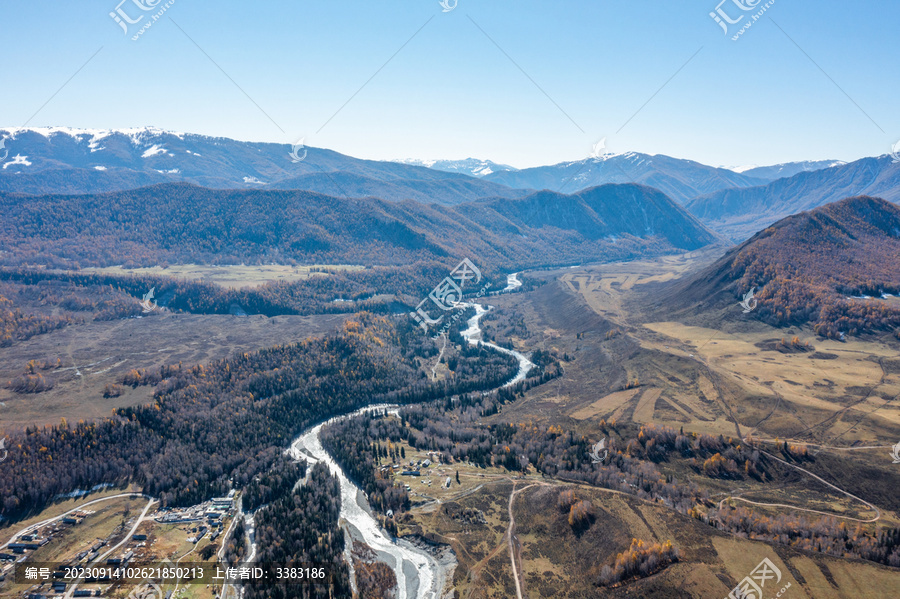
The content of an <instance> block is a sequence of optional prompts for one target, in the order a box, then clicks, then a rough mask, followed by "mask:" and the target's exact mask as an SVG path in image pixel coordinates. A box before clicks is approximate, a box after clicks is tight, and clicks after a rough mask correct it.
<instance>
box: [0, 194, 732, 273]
mask: <svg viewBox="0 0 900 599" xmlns="http://www.w3.org/2000/svg"><path fill="white" fill-rule="evenodd" d="M0 206H2V208H3V210H4V212H5V214H7V215H8V218H7V219H4V220H3V221H0V249H2V250H4V251H5V252H6V253H4V254H2V255H3V261H4V262H5V263H7V264H13V265H20V264H22V263H31V264H34V263H40V262H41V261H42V260H43V261H44V262H45V263H48V264H57V265H61V266H64V265H65V264H67V263H70V262H71V263H76V264H82V265H85V264H92V265H104V266H105V265H116V264H121V263H124V262H125V261H126V260H130V261H132V262H133V263H134V264H136V265H153V264H158V263H161V262H166V261H168V262H198V263H231V264H237V263H241V262H245V261H246V262H248V263H249V262H254V261H257V262H258V261H263V262H273V261H274V262H281V263H290V262H291V261H294V262H296V261H302V262H306V263H331V264H334V263H370V262H371V263H381V264H398V263H404V262H407V263H408V262H412V261H415V260H420V259H433V258H444V257H448V256H460V257H464V256H466V255H469V254H472V255H476V256H478V257H479V258H480V259H481V260H483V261H484V262H486V263H509V264H512V265H516V266H527V265H532V266H534V265H551V264H563V263H572V262H581V261H584V260H589V259H606V258H617V259H618V258H621V257H623V256H632V255H651V254H652V255H656V254H660V253H666V252H671V251H676V250H682V251H683V250H692V249H696V248H698V247H702V246H705V245H708V244H711V243H717V242H720V241H721V238H720V237H718V236H717V235H716V234H714V233H713V232H711V231H710V230H709V229H707V228H706V227H705V226H703V225H702V224H701V223H700V222H699V221H698V220H697V219H696V218H695V217H693V216H691V215H690V214H688V213H687V212H686V211H685V210H684V209H683V208H681V207H680V206H678V205H677V204H675V203H674V202H673V201H672V200H671V199H670V198H668V197H666V196H665V194H662V193H661V192H659V191H658V190H655V189H652V188H648V187H642V186H634V185H611V186H603V187H597V188H593V189H591V190H585V191H584V192H580V193H579V194H577V195H573V196H566V195H564V194H548V192H538V193H537V194H532V196H529V197H526V198H522V199H502V198H493V199H489V200H481V201H474V202H469V203H466V204H461V205H459V206H440V205H437V204H425V203H421V202H416V201H413V200H403V201H400V202H389V201H386V200H382V199H378V198H365V199H356V198H350V199H348V198H335V197H332V196H327V195H323V194H318V193H315V192H309V191H298V190H213V189H207V188H202V187H197V186H194V185H191V184H188V183H169V184H163V185H156V186H152V187H145V188H141V189H138V190H130V191H124V192H110V193H106V194H82V195H59V194H57V195H45V196H30V195H25V194H10V193H0ZM536 206H541V207H543V212H541V211H539V210H536Z"/></svg>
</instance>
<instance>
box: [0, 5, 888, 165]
mask: <svg viewBox="0 0 900 599" xmlns="http://www.w3.org/2000/svg"><path fill="white" fill-rule="evenodd" d="M118 1H119V0H82V1H80V2H77V3H76V2H63V3H61V2H49V1H46V0H4V2H2V3H0V36H2V39H3V46H2V47H3V49H4V57H3V60H2V61H0V82H2V83H0V126H21V125H23V124H25V122H26V121H28V120H29V119H30V118H31V119H32V120H31V121H30V123H29V125H30V126H48V125H64V126H73V127H85V128H120V127H136V126H143V125H153V126H157V127H161V128H164V129H172V130H177V131H188V132H194V133H202V134H208V135H220V136H226V137H233V138H236V139H243V140H254V141H272V142H283V143H290V142H293V141H295V140H297V139H298V138H300V137H301V136H305V137H306V144H307V145H312V146H318V147H327V148H332V149H334V150H337V151H339V152H343V153H345V154H350V155H353V156H359V157H363V158H373V159H391V158H406V157H413V158H465V157H469V156H474V157H479V158H489V159H492V160H495V161H498V162H504V163H507V164H511V165H513V166H517V167H527V166H536V165H540V164H552V163H556V162H560V161H563V160H575V159H580V158H584V157H586V156H587V155H588V154H589V152H590V150H591V145H592V144H593V143H594V142H596V141H597V140H598V139H600V138H602V137H606V138H607V143H606V145H607V148H608V149H609V150H610V151H614V152H621V151H628V150H634V151H640V152H646V153H650V154H656V153H660V154H667V155H670V156H676V157H679V158H690V159H694V160H698V161H700V162H703V163H706V164H713V165H744V164H759V165H763V164H772V163H778V162H785V161H792V160H807V159H809V160H816V159H830V158H835V159H841V160H854V159H856V158H859V157H862V156H873V155H880V154H884V153H886V152H887V151H888V150H889V149H890V147H891V145H892V144H893V143H895V142H896V141H897V140H898V139H900V111H898V110H897V108H896V107H897V103H898V100H897V99H898V97H900V78H898V77H897V75H896V74H897V72H898V64H897V53H896V47H897V32H896V25H897V23H900V2H896V1H895V0H881V1H877V2H876V1H871V2H866V1H858V2H853V3H849V2H837V1H820V2H815V3H809V2H806V3H800V2H788V1H787V0H776V1H775V2H774V3H773V4H772V5H771V6H770V7H769V8H768V9H767V11H766V13H765V14H764V15H763V16H762V17H761V18H760V19H759V20H758V21H757V22H755V23H754V24H753V26H752V27H751V28H749V29H748V30H747V31H745V33H744V34H743V35H742V36H741V37H740V38H739V39H738V40H737V41H732V39H731V35H733V34H734V33H736V32H737V28H738V26H740V25H742V24H743V23H746V22H748V21H749V19H750V15H752V14H754V12H755V11H750V12H742V11H741V10H740V9H739V8H738V7H737V6H736V5H735V4H734V2H741V1H744V2H747V3H749V4H753V3H754V2H757V1H760V0H726V2H725V4H723V5H722V10H723V11H724V12H725V14H727V15H729V16H730V17H731V18H732V19H736V18H737V17H738V16H741V15H744V17H745V18H744V19H742V21H743V22H742V23H738V25H735V26H732V30H731V32H730V33H729V34H728V35H725V34H724V33H723V31H722V29H720V28H719V26H718V25H717V24H716V23H715V22H714V21H713V19H712V18H710V16H709V13H710V12H711V11H712V10H714V9H715V8H716V4H717V1H718V0H709V1H707V0H683V1H679V2H668V3H657V2H646V1H645V2H625V1H621V2H604V1H600V0H589V1H581V0H578V1H575V0H568V1H567V0H561V1H558V2H549V1H547V0H544V1H542V2H538V1H532V0H521V1H516V2H513V1H504V0H493V1H486V0H480V1H476V0H458V5H457V6H456V8H455V9H454V10H452V11H449V12H442V8H441V5H440V4H439V3H438V0H402V1H387V2H371V1H367V2H357V1H353V2H351V1H345V2H323V1H319V2H308V1H305V0H290V1H281V0H273V1H269V2H237V1H232V0H221V1H219V2H215V3H212V2H197V1H193V2H192V1H190V0H174V2H172V3H171V6H169V8H168V9H167V10H166V12H165V14H163V15H162V17H161V18H159V20H158V21H156V22H155V23H154V24H153V26H152V27H151V28H149V29H147V30H146V31H145V32H144V33H143V34H142V35H141V36H140V37H139V38H138V40H137V41H132V39H131V37H132V35H133V34H136V33H137V31H138V28H139V27H140V25H142V24H143V23H145V22H147V21H148V20H149V18H150V17H149V15H152V14H154V12H155V10H159V9H161V8H162V6H164V5H165V4H166V0H136V1H138V2H140V1H144V2H147V3H148V4H154V3H156V2H157V1H159V4H158V6H157V7H156V9H155V10H153V11H149V12H142V11H141V10H140V9H139V8H138V7H136V6H135V5H134V4H133V2H134V1H135V0H126V2H125V3H124V4H122V5H121V8H122V10H123V11H124V12H125V14H127V15H129V16H130V17H131V18H132V19H135V18H137V17H138V16H140V15H145V18H144V19H143V20H142V22H141V23H138V24H136V25H132V26H131V29H130V31H129V34H128V35H126V34H125V33H123V31H122V29H120V28H119V26H118V25H117V24H116V23H115V22H114V21H113V19H112V18H111V17H110V16H109V13H110V12H112V11H113V10H114V9H116V6H117V3H118ZM452 1H453V0H448V2H450V3H451V4H452ZM764 4H765V1H760V4H759V6H758V7H757V9H756V10H758V9H759V8H761V7H762V5H764ZM782 30H783V31H782ZM489 38H490V39H489ZM191 39H192V40H193V42H192V41H191ZM791 39H793V41H791ZM491 40H493V41H491ZM404 44H405V45H404ZM98 50H99V52H98ZM207 55H208V56H207ZM92 56H93V58H91V57H92ZM392 57H393V58H392ZM85 63H86V64H85ZM214 63H215V64H214ZM216 65H218V66H216ZM817 65H818V66H817ZM79 68H80V69H81V70H80V71H79ZM76 71H77V74H75V73H76ZM376 72H377V74H376ZM73 75H74V76H73ZM373 75H374V77H373ZM70 78H71V80H70ZM66 81H68V83H66ZM367 81H368V83H367ZM64 84H65V85H64ZM61 86H62V89H60V87H61ZM242 90H243V91H242ZM57 91H58V93H56V92H57ZM54 93H56V95H55V96H54ZM354 94H355V95H354ZM351 97H352V99H351ZM51 98H52V99H51ZM48 100H49V101H48ZM348 100H349V102H348ZM45 103H46V105H45ZM42 106H43V108H41V107H42ZM36 111H37V114H36V115H35V112H36ZM32 115H35V116H33V118H32ZM629 119H630V120H629ZM626 123H627V124H626Z"/></svg>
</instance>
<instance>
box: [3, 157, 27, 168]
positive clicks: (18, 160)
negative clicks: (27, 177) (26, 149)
mask: <svg viewBox="0 0 900 599" xmlns="http://www.w3.org/2000/svg"><path fill="white" fill-rule="evenodd" d="M15 164H22V165H24V166H31V163H30V162H28V156H22V155H21V154H16V157H15V158H13V159H12V160H11V161H10V162H7V163H6V164H4V165H3V170H6V167H8V166H13V165H15Z"/></svg>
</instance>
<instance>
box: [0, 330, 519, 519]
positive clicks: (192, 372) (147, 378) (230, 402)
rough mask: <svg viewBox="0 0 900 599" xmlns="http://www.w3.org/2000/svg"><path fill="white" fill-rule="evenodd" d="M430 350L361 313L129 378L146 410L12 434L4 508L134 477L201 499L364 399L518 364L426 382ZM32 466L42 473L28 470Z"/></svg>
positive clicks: (36, 504)
mask: <svg viewBox="0 0 900 599" xmlns="http://www.w3.org/2000/svg"><path fill="white" fill-rule="evenodd" d="M432 353H437V349H436V348H435V347H434V342H432V341H431V340H430V339H428V338H427V337H424V336H422V335H421V331H419V329H417V328H414V325H412V324H410V323H409V321H408V320H407V319H404V320H402V321H401V324H400V325H399V328H398V327H395V326H394V325H392V324H391V323H390V322H388V321H386V320H384V319H382V318H379V317H375V316H372V315H367V314H365V313H363V314H361V315H360V316H359V317H357V318H356V319H353V320H349V321H347V322H346V323H345V325H344V327H343V329H342V330H341V331H340V333H338V334H335V335H331V336H327V337H324V338H321V339H310V340H306V341H303V342H301V343H294V344H290V345H284V346H278V347H273V348H269V349H264V350H261V351H257V352H252V353H243V354H240V355H238V356H236V357H234V358H230V359H226V360H220V361H217V362H213V363H211V364H207V365H193V366H189V365H182V364H173V365H170V366H166V367H164V368H162V369H160V370H158V371H153V372H140V371H133V372H130V373H128V374H127V375H126V376H125V377H124V378H123V380H122V381H121V382H122V384H128V385H132V386H134V385H144V384H149V385H155V387H156V389H155V392H154V395H153V397H154V401H153V403H152V404H150V405H146V406H139V407H131V408H124V409H120V410H117V411H116V413H115V414H114V416H113V417H112V418H109V419H105V420H101V421H98V422H91V423H86V422H79V423H77V424H69V423H67V422H63V423H62V424H60V425H57V426H53V427H44V428H40V429H37V428H33V427H30V428H28V429H27V430H26V431H24V432H23V433H18V434H16V433H13V434H12V435H11V436H10V438H9V439H8V440H7V449H8V451H9V455H8V458H7V459H6V460H5V461H3V462H0V510H2V512H0V513H2V514H3V515H4V516H5V517H17V516H21V515H23V514H24V513H28V512H31V511H32V510H35V509H39V508H40V507H41V506H42V505H44V504H45V503H47V502H48V501H50V500H51V499H52V498H54V497H55V496H56V495H58V494H60V493H67V492H70V491H72V490H73V489H79V488H82V489H84V488H90V487H92V486H94V485H96V484H100V483H125V482H128V481H134V482H137V483H138V484H140V485H141V486H142V487H143V489H144V490H145V492H147V493H149V494H152V495H154V496H156V497H159V498H160V499H161V501H162V503H163V505H186V504H192V503H197V502H199V501H202V500H204V499H206V498H208V497H210V496H214V495H220V494H222V493H223V492H225V491H227V490H228V488H229V486H230V483H229V479H232V480H233V484H234V486H236V487H243V486H245V485H247V484H248V483H249V482H250V481H251V480H252V479H253V478H254V476H256V475H257V474H261V473H263V472H267V471H268V470H269V469H270V467H271V466H272V465H273V464H274V463H275V461H276V459H277V458H278V456H279V455H280V453H281V452H282V451H283V449H284V447H286V445H287V443H288V441H289V440H290V439H291V438H292V436H294V435H296V434H297V433H298V432H299V431H301V430H302V429H304V428H305V427H307V426H309V425H311V424H313V423H314V422H316V421H318V420H322V419H324V418H326V417H329V416H333V415H335V414H340V413H344V412H347V411H349V410H352V409H355V408H359V407H361V406H364V405H368V404H370V403H373V402H374V403H378V402H380V401H382V402H395V403H409V402H417V401H425V400H431V399H435V398H438V397H444V396H446V395H451V394H455V393H465V392H469V391H474V390H478V389H486V388H492V387H495V386H497V385H498V384H499V383H500V382H502V381H503V380H507V379H509V378H510V377H511V376H512V375H513V373H514V372H515V371H516V368H517V366H516V363H515V360H514V359H512V358H511V357H509V356H505V355H503V354H496V353H492V352H489V351H487V350H471V351H468V352H466V353H464V354H462V355H460V356H459V358H458V360H459V366H458V367H457V369H456V370H455V374H454V375H453V376H450V377H448V378H445V379H444V380H441V381H437V382H429V381H427V380H426V379H425V378H424V374H422V373H421V372H419V371H418V370H417V367H416V361H415V359H416V357H417V356H425V355H430V354H432ZM34 472H41V473H42V476H40V477H35V476H34V474H33V473H34Z"/></svg>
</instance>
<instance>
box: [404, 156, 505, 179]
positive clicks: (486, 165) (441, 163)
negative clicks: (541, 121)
mask: <svg viewBox="0 0 900 599" xmlns="http://www.w3.org/2000/svg"><path fill="white" fill-rule="evenodd" d="M396 162H399V163H400V164H411V165H414V166H424V167H427V168H433V169H435V170H438V171H444V172H445V173H461V174H463V175H469V176H470V177H486V176H488V175H491V174H493V173H496V172H500V171H515V170H518V169H516V168H513V167H511V166H509V165H507V164H498V163H496V162H492V161H490V160H479V159H478V158H466V159H464V160H418V159H415V158H408V159H405V160H397V161H396Z"/></svg>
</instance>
